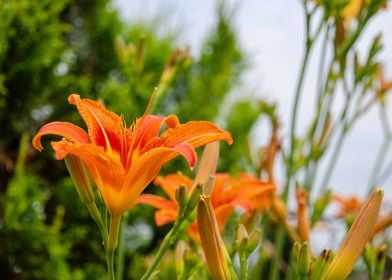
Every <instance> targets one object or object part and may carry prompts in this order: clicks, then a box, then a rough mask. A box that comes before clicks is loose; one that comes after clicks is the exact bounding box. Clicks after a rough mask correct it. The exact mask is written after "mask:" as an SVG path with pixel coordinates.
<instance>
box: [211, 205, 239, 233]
mask: <svg viewBox="0 0 392 280" xmlns="http://www.w3.org/2000/svg"><path fill="white" fill-rule="evenodd" d="M233 210H234V206H233V205H232V204H224V205H221V206H219V207H217V208H215V209H214V212H215V216H216V220H217V222H218V227H219V231H222V230H223V227H224V226H225V224H226V222H227V220H228V219H229V217H230V215H231V213H233Z"/></svg>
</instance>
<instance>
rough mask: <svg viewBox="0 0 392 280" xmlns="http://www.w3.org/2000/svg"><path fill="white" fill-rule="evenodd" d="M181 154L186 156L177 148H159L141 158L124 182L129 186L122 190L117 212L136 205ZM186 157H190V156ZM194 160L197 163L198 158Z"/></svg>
mask: <svg viewBox="0 0 392 280" xmlns="http://www.w3.org/2000/svg"><path fill="white" fill-rule="evenodd" d="M188 145H189V144H188ZM189 146H190V145H189ZM190 148H191V146H190ZM190 148H189V149H190ZM193 152H194V150H193ZM179 154H182V155H184V154H183V153H182V151H181V150H179V149H177V147H176V148H175V149H174V148H166V147H158V148H155V149H152V150H150V151H148V152H147V153H145V154H143V155H141V156H139V158H138V159H137V161H136V162H135V163H134V165H133V166H132V168H131V169H130V170H129V172H128V174H127V176H126V178H125V180H124V182H127V183H128V184H129V185H125V186H124V187H123V189H122V190H121V194H120V197H119V201H118V202H117V207H116V208H117V209H116V212H118V213H122V212H124V211H125V210H126V209H128V208H129V207H131V206H132V205H133V204H135V202H136V199H137V197H138V196H139V195H140V194H141V192H142V191H143V189H144V188H145V187H146V186H147V185H148V184H149V183H150V182H151V181H152V180H153V179H154V178H155V177H156V176H157V175H158V172H159V171H160V169H161V167H162V166H163V165H164V164H165V163H167V162H168V161H170V160H171V159H173V158H175V157H176V156H178V155H179ZM186 156H187V157H188V156H189V155H186ZM194 156H195V157H196V153H194ZM193 160H194V161H196V158H194V159H193ZM193 160H192V161H193Z"/></svg>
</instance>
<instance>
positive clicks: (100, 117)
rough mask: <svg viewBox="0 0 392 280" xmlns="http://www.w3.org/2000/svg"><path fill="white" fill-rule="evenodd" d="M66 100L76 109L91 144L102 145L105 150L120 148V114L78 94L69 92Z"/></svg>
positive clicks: (121, 124)
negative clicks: (85, 126)
mask: <svg viewBox="0 0 392 280" xmlns="http://www.w3.org/2000/svg"><path fill="white" fill-rule="evenodd" d="M68 101H69V103H70V104H72V105H75V106H76V108H77V109H78V111H79V114H80V116H81V117H82V118H83V120H84V122H85V123H86V125H87V129H88V135H89V138H90V140H91V142H92V143H93V144H96V145H98V146H101V147H104V148H105V150H106V149H108V150H116V151H120V150H121V145H122V139H120V133H119V129H121V128H123V120H122V118H120V116H118V115H116V114H115V113H113V112H111V111H109V110H107V109H105V107H104V106H102V105H101V104H100V103H98V102H96V101H94V100H91V99H87V98H83V99H82V98H80V96H79V95H78V94H71V95H70V96H69V97H68ZM124 131H126V130H124Z"/></svg>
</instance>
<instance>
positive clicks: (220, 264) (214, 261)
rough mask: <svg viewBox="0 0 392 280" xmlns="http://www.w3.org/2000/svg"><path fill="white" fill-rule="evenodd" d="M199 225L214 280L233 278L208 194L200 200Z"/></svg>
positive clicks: (198, 210) (209, 268)
mask: <svg viewBox="0 0 392 280" xmlns="http://www.w3.org/2000/svg"><path fill="white" fill-rule="evenodd" d="M197 225H198V227H199V234H200V240H201V245H202V247H203V251H204V255H205V257H206V261H207V266H208V270H209V271H210V273H211V276H212V278H213V279H214V280H221V279H231V274H230V270H229V266H228V264H227V261H226V255H227V253H226V252H225V251H226V248H225V246H224V243H223V240H222V237H221V236H220V233H219V227H218V223H217V221H216V217H215V214H214V210H213V208H212V205H211V201H210V198H209V197H208V196H206V195H201V197H200V200H199V204H198V207H197Z"/></svg>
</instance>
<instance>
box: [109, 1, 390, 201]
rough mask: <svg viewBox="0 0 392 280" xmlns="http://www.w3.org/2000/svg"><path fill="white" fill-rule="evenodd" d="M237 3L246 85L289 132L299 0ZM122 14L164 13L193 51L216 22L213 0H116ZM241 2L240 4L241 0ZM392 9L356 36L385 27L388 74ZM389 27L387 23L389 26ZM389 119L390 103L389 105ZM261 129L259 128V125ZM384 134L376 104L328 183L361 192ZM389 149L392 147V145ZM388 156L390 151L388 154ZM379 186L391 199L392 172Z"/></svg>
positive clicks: (308, 98) (304, 114)
mask: <svg viewBox="0 0 392 280" xmlns="http://www.w3.org/2000/svg"><path fill="white" fill-rule="evenodd" d="M229 2H231V3H234V4H235V5H237V7H238V10H237V12H236V15H235V19H234V22H235V28H236V30H237V31H238V35H239V38H240V42H241V44H242V47H243V48H244V49H245V50H246V52H247V53H248V55H249V57H250V58H251V59H250V61H251V66H252V68H251V69H250V71H249V72H248V73H247V74H246V77H245V79H244V82H243V84H244V88H246V89H247V90H256V91H257V92H258V93H260V94H261V95H262V96H263V97H266V98H267V99H269V100H271V101H276V102H277V103H278V104H279V112H280V115H281V117H282V122H283V124H284V129H285V130H284V133H285V134H287V128H288V123H289V116H290V111H291V104H292V99H293V92H294V87H295V83H296V80H297V77H298V68H299V64H300V61H301V56H302V53H303V38H304V36H303V13H302V8H301V4H300V2H299V0H275V1H267V0H264V1H263V0H261V1H260V0H259V1H256V0H251V1H250V0H244V1H229ZM116 3H117V4H116V6H117V7H120V9H121V12H122V15H123V17H124V18H125V19H127V20H130V21H137V20H140V19H143V18H144V19H145V18H151V17H153V16H155V15H156V14H161V15H163V16H162V18H163V20H164V21H165V25H164V26H165V28H168V29H170V28H171V27H177V28H178V26H181V27H182V28H181V30H182V34H181V36H180V39H179V40H180V41H179V44H180V45H184V46H191V48H192V49H193V53H195V54H196V53H197V50H198V49H199V48H200V45H201V44H202V42H203V40H204V39H205V37H206V35H207V34H208V31H209V29H210V27H211V26H212V25H213V24H214V22H215V20H216V17H215V3H216V1H211V0H199V1H175V0H131V1H127V0H117V2H116ZM239 3H240V4H239ZM390 26H392V10H391V11H384V12H381V13H380V14H379V15H378V16H377V17H376V18H375V19H374V20H373V21H372V22H371V23H370V25H369V26H368V28H367V29H366V32H365V34H364V36H363V37H362V38H361V40H360V42H359V49H360V50H366V49H367V47H368V45H369V42H370V41H371V40H372V38H373V37H374V36H375V35H376V34H378V33H379V32H383V42H384V49H383V51H382V53H381V54H380V56H379V58H380V60H382V61H384V64H385V70H386V73H387V77H390V78H392V28H390ZM388 27H389V28H388ZM319 49H320V48H319V47H318V46H316V50H315V51H314V53H313V57H312V58H313V62H314V63H313V64H312V65H311V66H310V68H309V72H308V79H307V80H306V87H305V94H304V98H303V100H302V107H301V108H300V112H301V113H300V118H299V123H298V129H299V130H301V128H302V129H304V128H305V127H306V125H307V124H308V123H307V119H308V118H309V117H308V116H309V114H310V113H311V112H313V110H314V102H313V98H312V95H313V94H312V89H313V88H314V86H315V81H316V75H315V73H316V69H317V67H316V65H317V58H318V57H319ZM388 114H389V118H390V119H391V120H392V107H391V108H389V110H388ZM258 133H259V134H261V135H262V134H263V131H262V130H259V131H258ZM382 140H383V134H382V131H381V126H380V124H379V114H378V110H377V109H375V110H372V111H370V112H369V113H368V115H367V116H366V117H364V118H363V119H361V121H360V122H359V123H358V125H357V126H355V127H354V129H353V130H352V133H351V135H350V137H348V138H347V141H346V143H345V146H344V147H343V152H342V154H341V157H340V160H339V162H338V163H337V166H336V169H335V173H334V174H333V176H332V178H331V181H330V184H331V185H332V186H333V187H334V188H335V189H339V191H341V192H344V193H348V194H350V193H351V194H352V193H356V194H359V195H363V194H364V193H365V192H366V191H365V186H367V184H368V181H369V175H370V171H371V170H370V169H371V167H372V166H373V164H374V162H375V158H376V154H377V152H378V147H379V146H380V145H381V143H382ZM390 150H392V147H391V149H390ZM387 162H392V153H391V151H390V153H389V154H388V155H387ZM391 177H392V176H391ZM383 188H384V189H385V191H386V197H388V198H389V199H392V178H389V180H387V181H386V182H385V183H384V185H383Z"/></svg>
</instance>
